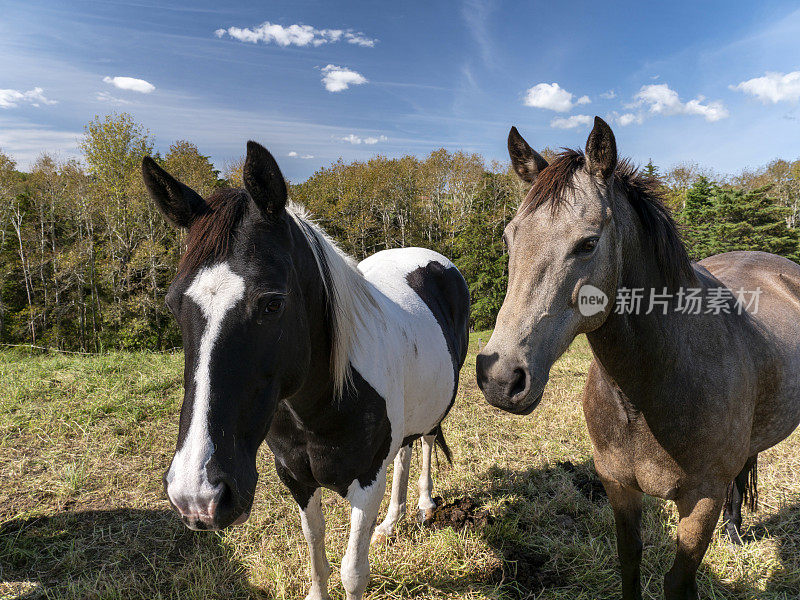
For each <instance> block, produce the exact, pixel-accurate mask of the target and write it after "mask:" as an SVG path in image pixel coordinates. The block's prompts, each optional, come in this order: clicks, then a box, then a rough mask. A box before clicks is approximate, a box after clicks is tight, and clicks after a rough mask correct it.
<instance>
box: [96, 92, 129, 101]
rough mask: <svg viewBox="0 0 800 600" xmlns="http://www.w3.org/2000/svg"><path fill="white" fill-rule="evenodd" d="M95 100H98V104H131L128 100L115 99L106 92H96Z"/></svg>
mask: <svg viewBox="0 0 800 600" xmlns="http://www.w3.org/2000/svg"><path fill="white" fill-rule="evenodd" d="M95 100H99V101H100V102H108V103H109V104H131V102H130V101H129V100H124V99H122V98H117V97H116V96H112V95H111V94H109V93H108V92H97V96H95Z"/></svg>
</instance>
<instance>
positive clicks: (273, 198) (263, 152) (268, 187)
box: [242, 141, 288, 217]
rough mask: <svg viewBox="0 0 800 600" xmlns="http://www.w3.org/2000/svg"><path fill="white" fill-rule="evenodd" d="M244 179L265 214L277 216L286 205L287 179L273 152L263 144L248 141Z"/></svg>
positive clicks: (251, 195)
mask: <svg viewBox="0 0 800 600" xmlns="http://www.w3.org/2000/svg"><path fill="white" fill-rule="evenodd" d="M242 180H243V181H244V188H245V189H246V190H247V192H248V193H249V194H250V197H251V198H252V199H253V202H255V203H256V206H258V208H259V209H260V210H261V212H262V214H263V215H264V216H268V217H276V216H277V215H279V214H280V213H281V211H283V209H284V208H285V207H286V198H287V196H288V192H287V191H286V181H285V180H284V179H283V175H282V174H281V170H280V169H279V168H278V163H277V162H275V159H274V158H273V156H272V154H270V153H269V152H268V151H267V149H266V148H264V146H262V145H261V144H258V143H256V142H253V141H249V142H247V158H246V159H245V161H244V169H243V170H242Z"/></svg>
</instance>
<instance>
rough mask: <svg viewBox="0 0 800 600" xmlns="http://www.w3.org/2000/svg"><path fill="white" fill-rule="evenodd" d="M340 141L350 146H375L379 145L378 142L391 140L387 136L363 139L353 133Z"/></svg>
mask: <svg viewBox="0 0 800 600" xmlns="http://www.w3.org/2000/svg"><path fill="white" fill-rule="evenodd" d="M338 139H340V140H341V141H343V142H348V143H350V144H366V145H367V146H372V145H373V144H377V143H378V142H385V141H387V140H388V139H389V138H387V137H386V136H385V135H379V136H377V137H374V136H368V137H363V138H362V137H359V136H357V135H355V134H353V133H351V134H350V135H346V136H344V137H341V138H338Z"/></svg>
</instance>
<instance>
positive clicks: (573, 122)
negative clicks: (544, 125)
mask: <svg viewBox="0 0 800 600" xmlns="http://www.w3.org/2000/svg"><path fill="white" fill-rule="evenodd" d="M591 122H592V117H590V116H589V115H572V116H571V117H556V118H555V119H553V120H552V121H550V127H555V128H556V129H574V128H575V127H580V126H581V125H589V124H590V123H591Z"/></svg>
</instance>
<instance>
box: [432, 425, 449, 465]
mask: <svg viewBox="0 0 800 600" xmlns="http://www.w3.org/2000/svg"><path fill="white" fill-rule="evenodd" d="M434 432H436V438H435V439H434V444H435V445H437V446H439V448H441V449H442V452H443V453H444V457H445V458H446V459H447V462H448V463H449V464H451V465H452V464H453V453H452V452H451V451H450V446H448V445H447V440H445V439H444V432H443V431H442V424H441V423H439V424H438V425H437V426H436V429H434Z"/></svg>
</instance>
